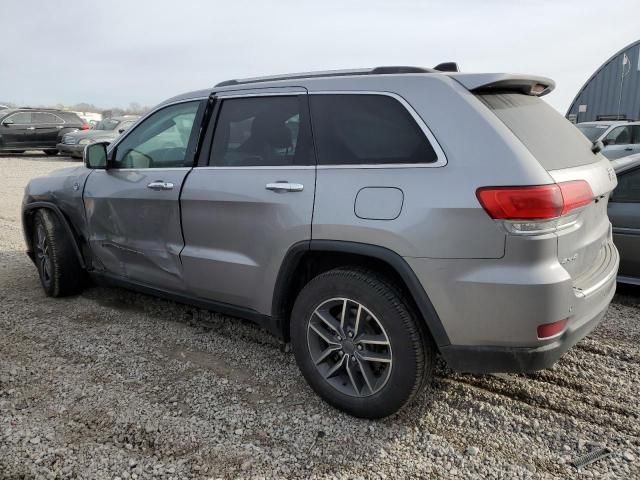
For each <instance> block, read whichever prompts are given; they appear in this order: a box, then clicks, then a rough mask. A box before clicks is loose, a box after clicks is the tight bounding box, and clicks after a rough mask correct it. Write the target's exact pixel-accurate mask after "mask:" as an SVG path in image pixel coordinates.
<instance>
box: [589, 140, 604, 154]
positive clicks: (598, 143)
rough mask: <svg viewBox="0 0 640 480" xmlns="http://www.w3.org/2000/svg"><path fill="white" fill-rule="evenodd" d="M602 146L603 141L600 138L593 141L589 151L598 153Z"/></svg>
mask: <svg viewBox="0 0 640 480" xmlns="http://www.w3.org/2000/svg"><path fill="white" fill-rule="evenodd" d="M603 148H604V142H602V141H600V140H596V141H595V142H593V145H591V151H592V152H593V153H599V152H601V151H602V149H603Z"/></svg>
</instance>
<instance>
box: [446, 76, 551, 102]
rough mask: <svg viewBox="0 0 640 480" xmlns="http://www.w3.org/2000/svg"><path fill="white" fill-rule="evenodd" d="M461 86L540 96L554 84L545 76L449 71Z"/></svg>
mask: <svg viewBox="0 0 640 480" xmlns="http://www.w3.org/2000/svg"><path fill="white" fill-rule="evenodd" d="M447 76H449V77H451V78H453V79H454V80H456V81H457V82H458V83H460V84H461V85H462V86H463V87H465V88H466V89H467V90H469V91H471V92H473V93H498V92H517V93H523V94H525V95H533V96H536V97H541V96H543V95H546V94H547V93H549V92H551V91H552V90H553V89H554V88H555V87H556V84H555V82H554V81H553V80H551V79H550V78H546V77H538V76H534V75H518V74H511V73H450V74H447Z"/></svg>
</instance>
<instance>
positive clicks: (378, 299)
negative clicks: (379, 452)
mask: <svg viewBox="0 0 640 480" xmlns="http://www.w3.org/2000/svg"><path fill="white" fill-rule="evenodd" d="M291 343H292V346H293V351H294V354H295V357H296V362H297V363H298V366H299V367H300V370H301V371H302V373H303V375H304V377H305V378H306V380H307V382H309V384H310V385H311V387H312V388H313V389H314V390H315V391H316V393H318V395H320V396H321V397H322V398H323V399H325V400H326V401H327V402H328V403H330V404H331V405H333V406H334V407H336V408H339V409H341V410H344V411H345V412H347V413H349V414H351V415H354V416H357V417H364V418H382V417H386V416H388V415H391V414H393V413H395V412H397V411H398V410H400V409H401V408H402V407H403V406H404V405H406V404H407V403H409V402H410V401H411V400H412V399H413V398H414V396H415V395H416V394H417V393H418V392H419V391H420V389H421V388H422V386H423V385H424V384H425V383H426V382H425V380H427V379H428V378H429V377H430V375H431V372H432V367H433V363H434V348H433V347H432V343H431V341H430V339H429V338H428V334H426V333H425V332H424V331H423V328H422V326H421V325H420V324H419V323H418V320H417V319H416V318H415V315H414V314H413V312H412V309H411V308H410V307H409V306H408V305H407V304H406V302H405V301H404V300H403V297H402V294H401V293H400V290H399V289H398V288H397V287H396V286H395V285H394V284H393V283H392V282H389V281H387V280H386V279H385V278H384V277H381V276H379V275H378V274H377V273H375V272H371V271H366V270H359V269H336V270H331V271H329V272H326V273H323V274H321V275H319V276H318V277H316V278H314V279H313V280H311V282H309V283H308V284H307V285H306V286H305V287H304V288H303V289H302V291H301V292H300V295H299V296H298V298H297V300H296V302H295V305H294V308H293V312H292V321H291Z"/></svg>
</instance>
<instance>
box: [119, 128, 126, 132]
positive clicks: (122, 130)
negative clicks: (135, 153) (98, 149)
mask: <svg viewBox="0 0 640 480" xmlns="http://www.w3.org/2000/svg"><path fill="white" fill-rule="evenodd" d="M125 130H126V128H120V129H118V133H124V131H125Z"/></svg>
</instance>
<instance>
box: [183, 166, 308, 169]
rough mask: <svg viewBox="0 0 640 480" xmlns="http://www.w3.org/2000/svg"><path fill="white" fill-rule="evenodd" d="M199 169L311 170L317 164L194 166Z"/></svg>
mask: <svg viewBox="0 0 640 480" xmlns="http://www.w3.org/2000/svg"><path fill="white" fill-rule="evenodd" d="M194 168H197V169H198V170H311V169H314V168H316V166H315V165H273V166H269V165H256V166H239V167H216V166H213V165H207V166H205V167H194Z"/></svg>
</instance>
